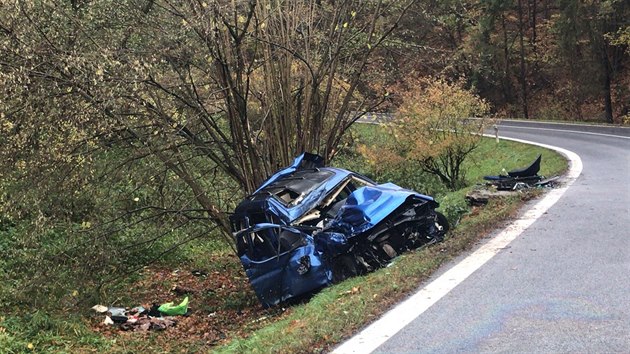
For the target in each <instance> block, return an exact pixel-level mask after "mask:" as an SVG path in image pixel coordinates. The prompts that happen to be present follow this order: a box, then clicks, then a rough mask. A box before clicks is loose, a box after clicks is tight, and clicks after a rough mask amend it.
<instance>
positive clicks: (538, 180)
mask: <svg viewBox="0 0 630 354" xmlns="http://www.w3.org/2000/svg"><path fill="white" fill-rule="evenodd" d="M541 160H542V155H538V157H537V158H536V159H535V160H534V161H533V162H532V163H531V164H530V165H529V166H527V167H524V168H518V169H515V170H512V171H509V172H508V173H507V175H498V176H484V177H483V179H484V180H486V181H488V182H487V184H488V185H491V186H495V187H496V188H497V190H500V191H507V190H519V189H525V188H531V187H542V186H548V185H553V182H555V181H556V180H557V179H558V177H552V178H545V177H543V176H539V175H538V172H539V171H540V162H541Z"/></svg>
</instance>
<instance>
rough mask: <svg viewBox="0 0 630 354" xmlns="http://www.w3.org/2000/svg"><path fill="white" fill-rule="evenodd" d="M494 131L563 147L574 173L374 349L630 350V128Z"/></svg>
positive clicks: (511, 125)
mask: <svg viewBox="0 0 630 354" xmlns="http://www.w3.org/2000/svg"><path fill="white" fill-rule="evenodd" d="M499 133H500V136H506V137H514V138H520V139H525V140H530V141H536V142H540V143H544V144H549V145H554V146H558V147H562V148H565V149H567V150H571V151H573V152H575V153H577V154H578V155H579V156H580V158H581V160H582V164H583V170H582V173H581V175H580V176H579V177H578V178H577V180H575V182H574V183H573V184H572V185H571V186H570V187H569V188H568V189H567V191H566V192H565V193H564V194H563V195H562V197H561V198H560V199H559V200H558V202H557V203H556V204H554V205H553V206H552V207H551V208H550V209H549V210H548V211H547V212H546V213H545V214H543V215H542V216H541V217H540V218H539V219H537V220H536V221H535V222H534V223H533V224H532V225H531V226H529V227H528V228H527V229H526V230H525V231H524V232H523V233H521V234H520V236H518V237H517V238H516V239H515V240H514V241H512V242H511V243H510V244H509V245H508V246H507V247H505V248H503V249H501V250H500V251H499V252H498V253H497V254H496V255H495V256H494V257H493V258H491V259H490V260H489V261H487V262H486V263H485V264H484V265H483V266H481V268H479V269H477V270H476V271H475V272H474V273H472V274H471V275H470V276H468V277H467V278H466V279H465V280H464V281H463V282H461V283H460V284H459V285H457V286H456V287H455V288H453V289H452V290H451V291H450V292H448V293H447V294H446V295H445V296H444V297H442V298H441V299H440V300H439V301H437V302H436V303H435V304H433V305H432V306H431V307H429V308H428V309H427V310H426V311H424V312H423V313H422V314H421V315H420V316H418V317H417V318H415V319H414V320H413V321H412V322H411V323H410V324H409V325H407V326H406V327H405V328H403V329H402V330H400V331H398V332H397V333H396V334H394V335H393V336H392V337H391V338H389V339H388V340H387V341H386V342H384V343H383V344H382V345H381V346H380V347H378V348H377V349H376V350H375V351H374V352H376V353H401V352H414V353H415V352H421V353H430V352H440V353H442V352H445V353H450V352H475V353H477V352H545V353H547V352H554V353H556V352H626V353H628V352H630V129H628V128H625V129H623V128H608V127H593V126H583V125H560V124H548V123H529V122H514V121H510V122H507V121H504V122H502V123H501V125H500V127H499ZM543 164H544V161H543ZM465 257H466V255H463V256H462V257H460V258H459V259H458V260H455V261H454V262H452V263H451V264H450V265H447V266H446V267H444V268H443V269H442V271H441V272H439V273H438V274H436V275H435V276H434V277H433V278H434V279H435V278H438V277H439V276H440V275H441V274H443V273H444V272H446V271H447V270H448V269H449V267H452V266H454V265H455V264H457V262H458V261H459V260H461V259H463V258H465ZM429 282H431V280H429Z"/></svg>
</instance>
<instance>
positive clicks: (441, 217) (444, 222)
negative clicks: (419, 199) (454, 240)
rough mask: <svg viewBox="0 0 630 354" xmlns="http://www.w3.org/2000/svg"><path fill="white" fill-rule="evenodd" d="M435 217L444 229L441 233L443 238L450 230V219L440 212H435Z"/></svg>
mask: <svg viewBox="0 0 630 354" xmlns="http://www.w3.org/2000/svg"><path fill="white" fill-rule="evenodd" d="M435 216H436V218H435V219H436V224H437V225H439V226H441V227H442V230H441V231H440V232H439V236H440V237H443V236H444V235H446V233H447V232H448V230H449V229H450V226H449V224H448V219H447V218H446V216H444V214H442V213H440V212H439V211H436V212H435Z"/></svg>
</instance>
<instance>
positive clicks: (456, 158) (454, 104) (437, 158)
mask: <svg viewBox="0 0 630 354" xmlns="http://www.w3.org/2000/svg"><path fill="white" fill-rule="evenodd" d="M417 87H422V88H421V89H420V88H419V89H418V90H414V91H412V92H409V93H408V94H407V95H405V96H404V97H403V98H404V101H403V104H402V105H401V107H400V109H399V114H398V119H396V120H395V122H394V123H392V129H393V133H394V136H395V138H396V139H395V140H396V143H395V147H396V149H397V150H398V153H399V154H400V155H401V156H402V157H403V158H404V159H405V160H413V161H416V162H417V163H418V164H419V166H421V168H422V169H423V170H425V171H426V172H429V173H431V174H434V175H436V176H437V177H439V179H440V180H441V181H442V183H444V184H445V185H446V186H447V187H448V188H449V189H451V190H456V189H458V188H460V187H461V186H463V185H464V184H465V172H466V171H465V169H464V168H463V163H464V161H465V159H466V157H467V156H468V155H469V154H470V153H471V152H472V151H473V150H474V149H475V148H476V147H477V146H478V145H479V142H480V140H481V135H480V133H481V132H482V131H483V126H484V119H482V118H480V117H482V116H484V115H485V114H487V112H488V110H489V105H488V103H486V102H485V101H484V100H483V99H481V98H480V97H479V96H478V95H476V94H475V93H474V92H472V91H471V90H469V89H466V88H465V87H464V82H463V80H459V81H455V82H448V81H446V80H444V79H440V78H438V79H432V80H424V81H422V82H420V84H419V85H417ZM470 118H478V119H470Z"/></svg>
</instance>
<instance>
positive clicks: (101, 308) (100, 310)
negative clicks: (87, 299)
mask: <svg viewBox="0 0 630 354" xmlns="http://www.w3.org/2000/svg"><path fill="white" fill-rule="evenodd" d="M92 310H94V311H96V312H98V313H105V312H107V306H103V305H94V306H92Z"/></svg>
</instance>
